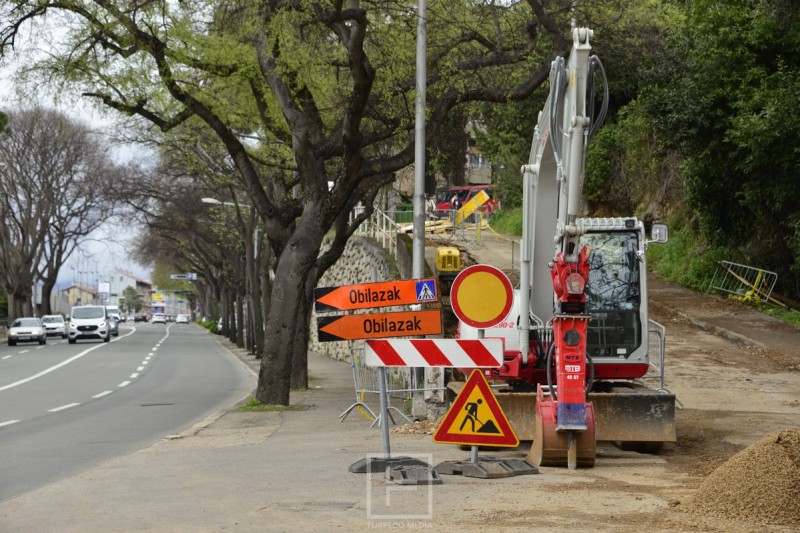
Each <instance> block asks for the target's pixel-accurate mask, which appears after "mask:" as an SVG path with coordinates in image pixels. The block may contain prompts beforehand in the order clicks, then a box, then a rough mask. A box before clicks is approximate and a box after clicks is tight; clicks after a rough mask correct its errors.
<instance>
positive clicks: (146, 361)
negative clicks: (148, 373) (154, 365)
mask: <svg viewBox="0 0 800 533" xmlns="http://www.w3.org/2000/svg"><path fill="white" fill-rule="evenodd" d="M149 362H150V361H148V360H147V359H145V360H144V361H142V364H143V365H146V364H147V363H149Z"/></svg>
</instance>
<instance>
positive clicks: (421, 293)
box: [416, 279, 437, 302]
mask: <svg viewBox="0 0 800 533" xmlns="http://www.w3.org/2000/svg"><path fill="white" fill-rule="evenodd" d="M416 288H417V300H418V301H420V302H435V301H436V299H437V298H436V280H434V279H420V280H416Z"/></svg>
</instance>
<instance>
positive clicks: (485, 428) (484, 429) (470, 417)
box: [458, 398, 500, 433]
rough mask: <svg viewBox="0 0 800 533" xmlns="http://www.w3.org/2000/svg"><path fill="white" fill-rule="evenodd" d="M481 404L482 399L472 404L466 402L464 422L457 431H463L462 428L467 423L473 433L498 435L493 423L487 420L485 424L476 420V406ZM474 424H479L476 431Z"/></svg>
mask: <svg viewBox="0 0 800 533" xmlns="http://www.w3.org/2000/svg"><path fill="white" fill-rule="evenodd" d="M482 403H483V399H481V398H478V399H477V400H476V401H474V402H467V404H466V405H465V406H464V410H465V411H466V412H467V415H466V416H465V417H464V421H463V422H461V427H459V428H458V430H459V431H463V430H464V426H466V425H467V422H469V423H470V425H471V426H472V432H473V433H500V431H498V429H497V426H496V425H495V423H494V421H492V420H487V421H486V422H481V420H480V419H479V418H478V406H479V405H480V404H482ZM475 422H477V423H478V424H479V425H478V429H477V430H476V429H475Z"/></svg>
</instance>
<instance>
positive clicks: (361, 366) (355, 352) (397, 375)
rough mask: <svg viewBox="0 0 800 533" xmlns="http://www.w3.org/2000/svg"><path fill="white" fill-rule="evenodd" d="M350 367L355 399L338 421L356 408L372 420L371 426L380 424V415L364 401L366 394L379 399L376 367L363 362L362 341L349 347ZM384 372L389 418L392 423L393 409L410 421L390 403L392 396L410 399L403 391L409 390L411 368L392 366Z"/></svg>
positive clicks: (408, 419)
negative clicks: (358, 344)
mask: <svg viewBox="0 0 800 533" xmlns="http://www.w3.org/2000/svg"><path fill="white" fill-rule="evenodd" d="M350 368H352V370H353V384H354V386H355V391H356V401H355V402H354V403H353V405H351V406H350V407H348V408H347V409H345V411H344V412H343V413H342V414H340V415H339V421H340V422H343V421H344V419H345V418H347V415H349V414H350V412H351V411H352V410H353V409H358V410H359V412H360V413H361V414H362V415H363V416H365V417H367V418H369V419H370V420H372V421H373V422H372V425H373V426H374V425H376V424H380V422H381V420H380V416H376V415H375V412H374V411H373V410H372V409H371V408H370V407H369V405H368V404H367V403H366V401H365V400H366V398H367V395H368V394H374V395H375V397H376V399H380V398H379V396H378V395H379V394H380V386H379V383H378V371H377V369H376V368H374V367H370V366H367V365H366V364H365V362H364V345H363V343H362V344H361V345H360V346H354V347H352V348H350ZM385 374H386V392H387V405H388V411H389V413H388V414H389V418H391V421H392V423H396V422H395V421H394V418H393V417H392V413H391V412H392V411H394V412H396V413H397V414H399V415H400V416H402V417H403V418H404V419H405V420H406V422H412V421H413V420H412V419H411V418H409V417H408V416H406V415H405V413H403V411H401V410H400V409H398V408H397V407H394V406H392V405H391V399H392V398H395V399H400V400H402V401H405V400H406V399H410V396H407V395H406V394H405V393H407V392H408V391H410V390H411V389H410V388H409V387H408V386H407V385H408V383H409V382H410V379H411V369H410V368H392V369H391V371H389V372H386V373H385Z"/></svg>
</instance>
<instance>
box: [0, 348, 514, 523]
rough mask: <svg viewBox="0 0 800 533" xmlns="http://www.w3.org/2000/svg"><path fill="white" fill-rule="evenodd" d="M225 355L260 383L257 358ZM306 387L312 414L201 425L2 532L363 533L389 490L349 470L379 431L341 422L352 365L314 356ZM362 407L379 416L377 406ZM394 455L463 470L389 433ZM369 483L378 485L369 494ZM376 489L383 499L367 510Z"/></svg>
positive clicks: (41, 499)
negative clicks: (340, 532)
mask: <svg viewBox="0 0 800 533" xmlns="http://www.w3.org/2000/svg"><path fill="white" fill-rule="evenodd" d="M218 339H220V337H217V336H213V337H211V338H210V339H209V341H210V342H217V340H218ZM222 343H223V345H225V346H226V347H227V348H228V349H229V350H230V351H231V353H232V354H233V356H235V357H237V358H239V359H240V360H241V361H243V362H244V364H246V365H248V366H249V367H250V368H252V369H254V371H257V369H258V361H256V360H255V358H253V357H252V356H250V355H248V354H246V353H245V352H244V351H243V350H239V349H238V348H236V347H235V346H232V345H230V344H229V343H228V342H227V341H222ZM309 376H310V383H309V387H310V388H309V390H307V391H301V392H293V393H292V399H291V403H292V404H293V405H306V406H309V409H308V410H305V411H283V412H266V413H237V412H227V413H224V414H223V415H222V416H219V417H218V418H215V419H207V420H205V421H203V422H202V423H200V424H198V425H196V426H194V427H192V428H190V429H189V430H187V431H186V432H184V433H183V434H182V435H180V436H173V437H168V438H165V439H163V440H161V441H159V442H157V443H155V444H154V445H152V446H150V447H148V448H146V449H144V450H141V451H138V452H136V453H133V454H130V455H128V456H124V457H120V458H117V459H114V460H112V461H110V462H107V463H104V464H100V465H98V466H96V467H93V468H91V469H89V470H87V471H85V472H83V473H81V474H78V475H76V476H73V477H70V478H67V479H64V480H61V481H58V482H56V483H53V484H51V485H48V486H46V487H44V488H41V489H39V490H36V491H33V492H30V493H28V494H25V495H22V496H20V497H18V498H15V499H11V500H8V501H4V502H2V503H0V530H2V531H3V532H5V533H10V532H20V533H23V532H24V533H28V532H30V531H53V532H56V531H58V532H76V533H77V532H81V533H85V532H100V531H102V532H116V531H125V532H129V531H159V532H161V531H170V532H183V531H186V532H189V531H191V532H200V531H208V532H212V531H213V532H217V531H237V532H239V531H247V532H250V531H252V532H263V531H332V530H335V529H339V528H341V529H342V530H346V531H359V530H364V529H367V528H369V527H370V524H374V523H375V519H374V517H373V518H370V513H371V514H374V513H372V512H371V511H370V510H369V508H368V506H370V505H372V506H373V507H374V506H375V505H378V503H379V502H381V501H383V500H382V498H383V491H384V489H385V485H386V484H385V482H383V480H382V478H383V476H382V473H381V475H380V476H375V475H373V476H372V477H371V478H370V477H368V476H367V475H366V474H352V473H350V472H349V471H348V467H349V466H350V465H351V464H353V463H356V462H358V461H359V460H362V459H364V458H365V457H368V456H378V457H383V456H384V455H383V445H382V438H381V430H380V428H379V427H377V426H376V427H374V428H372V427H370V425H371V421H370V420H367V419H366V418H364V416H362V415H361V414H360V413H359V412H358V411H357V410H353V411H352V412H351V413H350V414H349V416H348V417H347V418H346V419H345V420H344V421H343V422H340V421H339V418H338V417H339V415H340V414H341V413H342V412H343V411H344V410H345V409H347V408H348V407H349V406H350V405H351V404H352V403H354V401H355V392H354V387H353V377H352V372H351V368H350V365H349V364H347V363H344V362H340V361H334V360H331V359H327V358H325V357H322V356H320V355H318V354H314V353H312V354H309ZM254 384H255V377H254ZM367 400H368V402H369V405H370V406H371V407H373V409H374V410H375V411H376V412H377V399H376V398H367ZM390 446H391V453H392V456H393V457H394V456H397V455H407V454H427V462H429V463H430V464H433V461H436V463H437V464H438V462H441V461H445V460H468V458H469V455H468V454H469V452H466V451H461V450H459V449H458V448H457V447H456V446H451V445H439V444H434V443H433V442H432V439H431V436H430V435H419V434H410V435H409V434H395V433H391V437H390ZM512 453H514V454H515V456H520V455H521V454H522V452H518V451H515V452H512ZM374 479H378V482H377V485H375V484H374V483H373V484H372V485H371V484H370V481H372V480H374ZM373 485H374V486H373ZM398 487H399V486H398ZM373 489H374V490H379V491H380V494H376V495H375V497H374V498H372V497H370V496H369V494H370V491H371V490H373ZM407 490H408V489H406V491H407ZM412 490H414V489H412ZM425 490H427V488H426V489H425ZM418 494H423V493H418ZM423 495H424V494H423ZM416 499H417V500H419V497H417V498H416ZM420 505H421V506H422V507H421V508H422V509H423V511H424V510H425V509H427V500H426V499H423V500H421V501H417V502H416V503H415V504H414V507H415V508H418V507H419V506H420ZM375 509H378V507H375ZM413 514H419V513H418V512H416V511H415V512H414V513H412V515H413Z"/></svg>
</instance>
